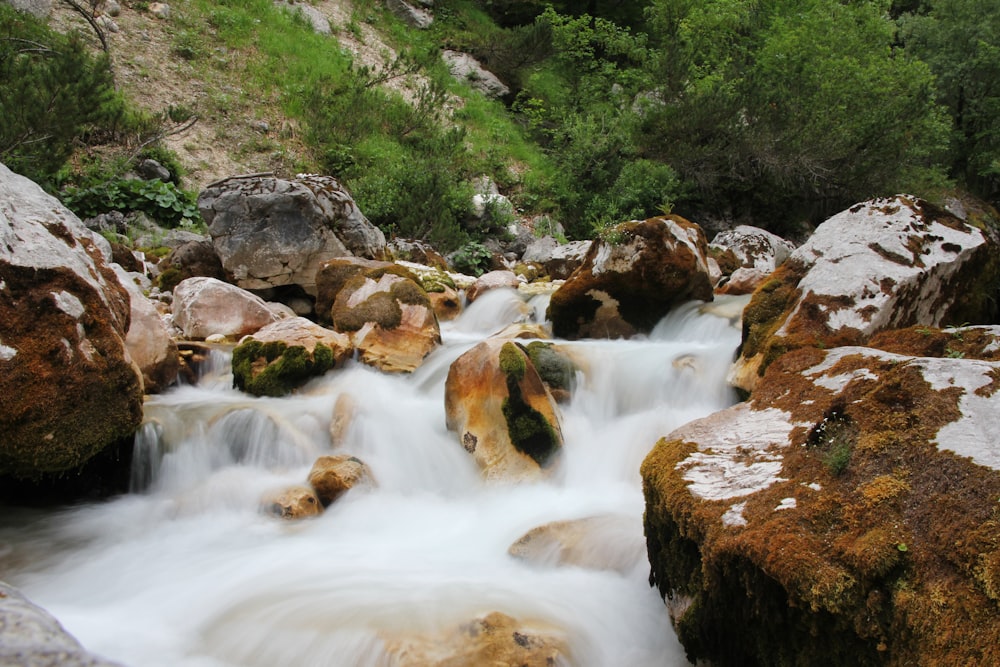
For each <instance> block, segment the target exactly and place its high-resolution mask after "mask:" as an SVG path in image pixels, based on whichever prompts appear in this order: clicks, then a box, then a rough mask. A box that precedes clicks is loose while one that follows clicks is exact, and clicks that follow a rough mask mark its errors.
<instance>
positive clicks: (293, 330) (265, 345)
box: [233, 317, 353, 396]
mask: <svg viewBox="0 0 1000 667" xmlns="http://www.w3.org/2000/svg"><path fill="white" fill-rule="evenodd" d="M352 351H353V348H352V347H351V342H350V339H349V337H348V336H346V335H344V334H341V333H337V332H336V331H330V330H329V329H324V328H323V327H321V326H319V325H318V324H315V323H313V322H310V321H309V320H307V319H305V318H301V317H291V318H287V319H284V320H280V321H278V322H276V323H274V324H272V325H270V326H267V327H264V328H263V329H261V330H260V331H258V332H257V333H256V334H254V336H252V337H249V338H246V339H244V340H242V341H240V344H239V345H237V346H236V348H235V349H234V350H233V386H235V387H236V388H237V389H240V390H242V391H245V392H247V393H250V394H254V395H255V396H284V395H286V394H288V393H290V392H292V391H293V390H295V389H297V388H298V387H301V386H302V385H304V384H305V383H306V382H308V381H309V380H312V379H313V378H316V377H319V376H321V375H324V374H325V373H326V372H327V371H329V370H331V369H332V368H335V367H338V366H340V365H342V364H343V363H344V361H345V360H347V359H348V358H349V357H350V356H351V353H352Z"/></svg>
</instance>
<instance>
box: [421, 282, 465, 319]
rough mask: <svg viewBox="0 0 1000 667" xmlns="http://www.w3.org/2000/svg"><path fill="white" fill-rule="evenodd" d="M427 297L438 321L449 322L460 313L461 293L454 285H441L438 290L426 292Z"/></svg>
mask: <svg viewBox="0 0 1000 667" xmlns="http://www.w3.org/2000/svg"><path fill="white" fill-rule="evenodd" d="M427 298H428V299H430V301H431V308H433V309H434V314H435V315H437V318H438V322H450V321H452V320H454V319H458V316H459V315H461V314H462V295H461V294H459V293H458V291H456V290H455V288H454V287H448V286H442V287H441V289H440V290H436V291H433V292H427Z"/></svg>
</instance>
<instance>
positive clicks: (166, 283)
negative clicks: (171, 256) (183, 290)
mask: <svg viewBox="0 0 1000 667" xmlns="http://www.w3.org/2000/svg"><path fill="white" fill-rule="evenodd" d="M182 280H184V274H183V273H181V271H180V269H178V268H177V267H174V266H171V267H170V268H167V269H164V270H163V272H162V273H160V275H158V276H157V277H156V286H157V287H159V288H160V289H161V290H163V291H164V292H173V291H174V288H175V287H177V283H179V282H180V281H182Z"/></svg>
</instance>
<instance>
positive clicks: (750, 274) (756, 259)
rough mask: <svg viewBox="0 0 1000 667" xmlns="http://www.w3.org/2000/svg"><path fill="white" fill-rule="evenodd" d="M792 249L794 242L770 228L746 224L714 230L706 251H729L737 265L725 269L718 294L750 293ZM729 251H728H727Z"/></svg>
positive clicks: (720, 253) (721, 252)
mask: <svg viewBox="0 0 1000 667" xmlns="http://www.w3.org/2000/svg"><path fill="white" fill-rule="evenodd" d="M794 250H795V245H794V244H793V243H791V242H790V241H786V240H785V239H783V238H781V237H780V236H776V235H774V234H772V233H771V232H769V231H766V230H764V229H760V228H758V227H750V226H749V225H739V226H738V227H736V228H734V229H730V230H727V231H724V232H719V233H718V234H716V236H715V238H714V239H712V243H711V244H710V245H709V251H711V252H713V253H714V254H715V255H716V256H717V257H719V258H722V257H723V256H727V255H728V254H731V256H732V258H733V260H734V261H735V262H736V264H737V265H736V266H735V267H733V268H732V269H731V270H729V271H725V272H724V273H725V274H726V280H725V282H724V283H723V284H722V285H721V286H720V287H718V288H717V290H716V291H717V292H718V293H719V294H750V293H752V292H753V291H754V290H755V289H757V288H758V287H759V286H760V285H761V284H763V283H764V281H765V280H767V277H768V276H769V275H771V273H772V272H773V271H774V270H775V269H776V268H778V267H779V266H781V265H782V263H784V261H785V260H786V259H788V258H789V256H790V255H791V254H792V252H793V251H794ZM726 251H729V253H726Z"/></svg>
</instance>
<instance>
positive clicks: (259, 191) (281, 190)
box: [198, 174, 385, 296]
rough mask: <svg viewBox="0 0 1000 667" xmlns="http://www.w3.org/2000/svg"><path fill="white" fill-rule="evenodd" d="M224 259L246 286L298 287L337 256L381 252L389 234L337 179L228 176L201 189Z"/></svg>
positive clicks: (312, 281) (312, 286)
mask: <svg viewBox="0 0 1000 667" xmlns="http://www.w3.org/2000/svg"><path fill="white" fill-rule="evenodd" d="M198 208H199V210H200V211H201V215H202V217H203V218H204V219H205V222H206V224H208V231H209V234H211V236H212V240H213V243H214V244H215V249H216V251H217V252H218V254H219V258H220V259H221V260H222V265H223V267H224V268H225V269H226V271H228V272H229V273H230V274H232V276H233V277H234V279H235V281H236V284H237V285H239V286H240V287H243V288H244V289H267V288H270V287H279V286H282V285H298V286H300V287H301V288H302V289H303V290H304V291H305V292H306V293H308V294H310V295H313V296H315V294H316V271H317V270H318V269H319V267H320V265H321V264H322V263H323V262H325V261H326V260H328V259H332V258H334V257H346V256H352V255H355V256H361V257H369V258H374V257H381V256H382V255H383V253H384V251H385V236H384V235H383V234H382V232H381V230H379V229H378V228H377V227H375V226H374V225H372V224H371V223H370V222H368V219H367V218H365V216H364V215H363V214H362V213H361V211H360V210H359V209H358V207H357V205H356V204H355V203H354V200H353V199H352V198H351V196H350V194H348V192H347V191H346V190H345V189H344V188H343V186H342V185H341V184H340V183H339V182H338V181H337V180H336V179H334V178H332V177H329V176H315V175H304V174H300V175H299V176H296V177H295V179H293V180H285V179H280V178H275V177H273V176H267V175H251V176H241V177H234V178H228V179H226V180H224V181H220V182H218V183H213V184H212V185H210V186H208V187H207V188H206V189H205V190H203V191H202V192H201V194H199V195H198Z"/></svg>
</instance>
